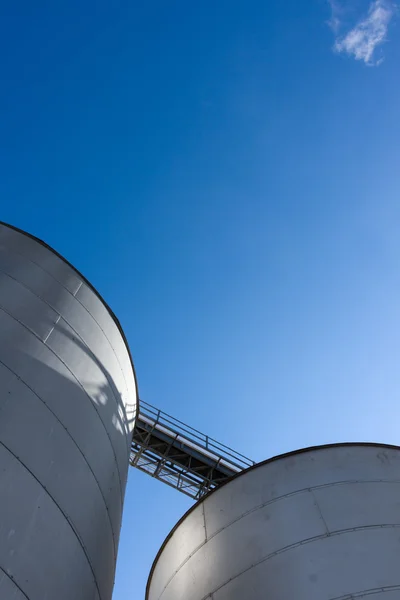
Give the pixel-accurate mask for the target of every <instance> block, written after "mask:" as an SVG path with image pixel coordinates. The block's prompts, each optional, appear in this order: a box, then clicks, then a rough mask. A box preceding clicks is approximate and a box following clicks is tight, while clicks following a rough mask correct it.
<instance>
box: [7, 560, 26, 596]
mask: <svg viewBox="0 0 400 600" xmlns="http://www.w3.org/2000/svg"><path fill="white" fill-rule="evenodd" d="M0 571H2V572H3V573H4V575H5V576H6V577H8V579H9V580H10V581H12V582H13V584H14V585H15V587H16V588H18V589H19V591H20V592H21V594H22V595H23V596H25V598H26V599H27V600H29V597H28V596H27V595H26V594H25V592H24V590H23V589H22V588H21V586H20V585H19V584H18V583H17V581H16V580H15V578H14V575H10V574H9V573H7V571H5V570H4V569H3V568H2V567H1V566H0Z"/></svg>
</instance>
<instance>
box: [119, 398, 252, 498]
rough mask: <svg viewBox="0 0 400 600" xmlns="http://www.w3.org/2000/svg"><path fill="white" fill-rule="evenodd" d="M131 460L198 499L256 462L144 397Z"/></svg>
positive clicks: (133, 441)
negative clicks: (176, 417) (159, 408)
mask: <svg viewBox="0 0 400 600" xmlns="http://www.w3.org/2000/svg"><path fill="white" fill-rule="evenodd" d="M130 463H131V465H132V466H133V467H136V468H137V469H140V470H141V471H144V472H145V473H148V474H149V475H151V476H152V477H155V478H157V479H159V480H160V481H163V482H164V483H166V484H167V485H170V486H172V487H174V488H176V489H177V490H179V491H180V492H183V493H184V494H186V495H187V496H190V497H191V498H195V499H196V500H197V499H199V498H201V497H202V496H203V495H204V494H206V493H207V492H208V491H209V490H212V489H213V488H215V487H216V486H217V485H219V484H220V483H222V482H223V481H225V480H226V479H228V478H229V477H232V475H235V474H236V473H240V471H243V469H247V467H250V466H252V465H254V464H255V462H254V461H252V460H250V459H249V458H246V457H245V456H243V455H242V454H239V453H238V452H235V451H234V450H231V448H228V447H227V446H224V445H223V444H220V443H219V442H217V441H215V440H213V439H211V438H210V437H208V436H207V435H204V434H202V433H200V431H197V430H196V429H193V428H192V427H189V426H188V425H185V423H182V421H178V420H177V419H174V418H173V417H171V416H170V415H168V414H167V413H164V412H162V411H161V410H158V409H157V408H154V406H151V404H147V402H143V400H141V401H140V409H139V415H138V418H137V421H136V425H135V430H134V433H133V439H132V446H131V458H130Z"/></svg>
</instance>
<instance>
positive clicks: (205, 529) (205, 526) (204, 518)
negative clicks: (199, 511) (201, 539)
mask: <svg viewBox="0 0 400 600" xmlns="http://www.w3.org/2000/svg"><path fill="white" fill-rule="evenodd" d="M202 507H203V521H204V534H205V538H206V542H207V541H208V536H207V523H206V510H205V507H204V502H202Z"/></svg>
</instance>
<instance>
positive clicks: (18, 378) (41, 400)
mask: <svg viewBox="0 0 400 600" xmlns="http://www.w3.org/2000/svg"><path fill="white" fill-rule="evenodd" d="M0 364H1V365H3V366H4V368H6V369H8V370H9V371H10V373H12V374H13V375H14V376H15V377H16V378H17V380H18V381H20V382H21V383H22V384H23V385H24V386H26V387H27V388H28V390H30V391H31V392H32V394H33V395H34V396H35V397H36V398H38V400H40V402H42V403H43V404H44V406H45V407H46V408H47V410H48V411H49V412H50V413H51V414H52V415H53V416H54V418H55V419H56V421H57V422H58V423H60V425H61V427H63V429H64V430H65V431H66V433H67V434H68V436H69V437H70V438H71V440H72V441H73V443H74V444H75V446H76V447H77V449H78V451H79V452H80V453H81V455H82V456H83V460H84V461H85V463H86V464H87V466H88V467H89V470H90V472H91V473H92V475H93V478H94V480H95V482H96V483H97V486H98V488H99V491H100V494H101V497H102V498H103V502H104V506H105V507H106V511H107V515H108V520H109V522H110V528H111V534H112V538H113V547H114V561H115V562H116V560H117V549H116V544H115V532H114V527H113V524H112V521H111V515H110V512H109V510H108V506H107V502H106V499H105V497H104V494H103V491H102V489H101V487H100V484H99V482H98V480H97V477H96V475H95V474H94V472H93V469H92V467H91V466H90V464H89V462H88V460H87V459H86V456H85V455H84V453H83V452H82V450H81V449H80V447H79V445H78V444H77V442H76V440H75V439H74V438H73V437H72V435H71V433H70V432H69V431H68V429H67V428H66V427H65V425H64V423H63V422H62V421H60V419H59V418H58V417H57V415H56V414H55V412H53V411H52V410H51V408H50V406H49V405H48V404H47V403H46V402H45V401H44V400H43V398H41V396H39V394H37V393H36V392H35V390H33V389H32V388H31V387H30V386H29V385H28V384H27V383H26V381H24V380H23V379H22V377H20V376H19V375H18V373H16V372H15V371H13V369H11V368H10V367H9V366H8V365H6V364H5V363H4V362H3V361H1V360H0Z"/></svg>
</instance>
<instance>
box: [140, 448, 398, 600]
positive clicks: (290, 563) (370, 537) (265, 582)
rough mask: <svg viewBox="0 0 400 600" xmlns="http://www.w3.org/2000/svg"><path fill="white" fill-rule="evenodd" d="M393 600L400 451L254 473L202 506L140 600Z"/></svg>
mask: <svg viewBox="0 0 400 600" xmlns="http://www.w3.org/2000/svg"><path fill="white" fill-rule="evenodd" d="M189 598H190V600H261V599H263V600H264V599H265V600H294V599H296V600H356V599H357V600H361V599H363V600H398V598H400V448H397V447H392V446H383V445H372V444H371V445H369V444H346V445H335V446H324V447H320V448H314V449H308V450H305V451H300V452H295V453H292V454H289V455H285V456H281V457H277V458H276V459H273V460H269V461H266V462H264V463H260V464H259V465H257V466H256V467H254V468H251V469H249V470H247V471H244V472H243V473H242V474H240V475H239V476H237V477H235V478H234V479H232V480H231V481H229V482H228V483H226V484H225V485H222V486H221V487H219V488H217V489H216V490H215V491H213V492H211V493H210V494H208V495H207V496H205V497H204V499H203V500H201V501H200V502H199V503H198V504H196V505H195V507H194V508H193V509H191V510H190V511H189V512H188V513H187V514H186V515H185V517H183V519H182V520H181V521H180V522H179V523H178V525H177V526H176V527H175V529H174V530H173V531H172V532H171V534H170V536H169V537H168V538H167V540H166V541H165V543H164V545H163V547H162V549H161V550H160V552H159V555H158V557H157V559H156V561H155V563H154V565H153V569H152V573H151V575H150V578H149V582H148V587H147V600H188V599H189Z"/></svg>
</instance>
